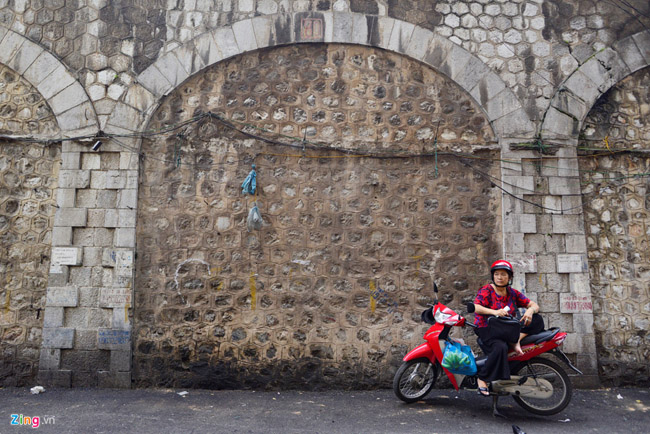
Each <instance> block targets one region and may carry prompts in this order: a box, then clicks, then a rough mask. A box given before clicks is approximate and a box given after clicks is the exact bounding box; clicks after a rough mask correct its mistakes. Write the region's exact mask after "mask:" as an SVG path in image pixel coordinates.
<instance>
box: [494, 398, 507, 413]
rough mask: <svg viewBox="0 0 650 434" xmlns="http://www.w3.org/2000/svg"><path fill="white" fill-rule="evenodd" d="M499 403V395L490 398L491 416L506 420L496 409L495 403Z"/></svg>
mask: <svg viewBox="0 0 650 434" xmlns="http://www.w3.org/2000/svg"><path fill="white" fill-rule="evenodd" d="M498 401H499V395H494V396H492V416H494V417H502V418H504V419H508V418H507V417H506V416H505V415H503V414H501V413H500V412H499V409H498V408H497V402H498Z"/></svg>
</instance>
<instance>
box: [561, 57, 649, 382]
mask: <svg viewBox="0 0 650 434" xmlns="http://www.w3.org/2000/svg"><path fill="white" fill-rule="evenodd" d="M648 83H650V68H648V67H646V68H645V69H641V70H640V71H638V72H636V73H634V74H632V75H631V76H629V77H628V78H626V79H625V80H623V81H622V82H621V83H619V84H618V85H616V86H615V87H613V88H612V89H611V90H610V91H609V92H607V93H606V94H605V95H603V96H602V97H601V98H600V99H599V100H598V101H597V102H596V104H595V105H594V107H593V108H592V109H591V111H590V113H589V115H588V116H587V118H586V120H585V127H584V130H583V137H584V139H585V140H584V141H583V142H582V143H581V145H584V146H588V147H589V148H596V149H602V151H596V155H594V156H589V158H581V159H580V169H581V184H582V193H583V204H584V220H585V222H584V225H585V230H586V233H587V237H586V247H587V250H588V252H589V270H590V275H591V295H592V300H593V313H594V319H593V327H594V328H595V329H596V330H597V331H598V332H597V333H596V348H597V352H598V360H599V363H600V365H599V373H600V375H601V378H602V379H603V380H604V381H605V382H606V383H608V384H628V383H629V384H632V383H634V384H639V382H645V381H647V373H646V370H647V352H648V348H649V346H648V341H647V339H646V340H643V339H641V338H640V334H639V333H645V332H644V331H641V330H646V329H647V327H648V324H650V310H648V303H650V298H648V297H649V296H650V294H648V291H647V288H646V287H647V285H646V284H645V282H646V281H647V279H648V277H649V276H648V271H647V270H650V258H649V257H648V256H647V255H646V254H644V253H642V252H644V251H645V250H646V248H645V247H644V246H645V245H646V244H647V240H646V238H647V233H646V232H647V228H648V227H649V226H650V217H649V215H650V214H648V210H650V202H649V201H648V198H647V193H648V191H647V190H648V189H647V180H646V179H644V178H639V177H634V176H633V174H635V173H647V172H648V171H650V165H649V163H648V159H647V157H646V156H645V155H643V154H636V153H634V152H632V153H630V154H611V153H609V152H607V151H608V146H609V148H610V149H634V148H638V149H645V148H646V147H647V146H644V145H643V141H644V140H646V139H643V138H647V137H650V123H649V122H648V119H647V116H646V117H644V115H643V114H642V110H644V107H648V106H650V99H649V97H648V95H649V94H648V89H649V84H648ZM614 119H616V121H615V122H613V121H612V120H614ZM622 126H625V128H622ZM606 138H607V139H606ZM568 241H569V240H568V239H567V247H568ZM576 241H577V242H578V243H580V240H574V241H572V243H574V242H576ZM572 286H573V287H577V288H582V287H583V282H582V281H580V280H573V279H572ZM587 321H588V320H587ZM635 322H638V323H639V324H645V325H644V326H643V327H641V328H639V329H638V330H634V331H633V330H632V328H631V327H632V324H634V323H635ZM589 324H591V322H588V324H586V326H589ZM586 326H585V327H586ZM585 327H583V328H585Z"/></svg>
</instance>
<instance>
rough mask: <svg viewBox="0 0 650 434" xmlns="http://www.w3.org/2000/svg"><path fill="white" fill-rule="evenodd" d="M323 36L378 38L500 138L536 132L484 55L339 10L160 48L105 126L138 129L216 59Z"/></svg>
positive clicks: (263, 19)
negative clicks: (459, 97) (477, 110)
mask: <svg viewBox="0 0 650 434" xmlns="http://www.w3.org/2000/svg"><path fill="white" fill-rule="evenodd" d="M323 42H325V43H336V42H340V43H346V44H359V45H365V46H375V47H379V48H383V49H386V50H389V51H394V52H396V53H400V54H404V55H406V56H408V57H411V58H413V59H415V60H418V61H421V62H423V63H425V64H427V65H429V66H431V67H432V68H434V69H436V70H437V71H439V72H441V73H443V74H445V75H446V76H448V77H449V78H450V79H451V80H452V81H453V82H454V83H455V84H456V85H458V86H459V87H460V88H461V89H463V90H465V91H466V92H467V93H468V94H470V95H471V96H472V97H473V98H474V100H475V101H476V102H477V103H478V104H479V106H480V107H481V110H482V111H484V112H485V114H486V116H487V118H488V120H489V122H490V123H491V124H492V126H493V128H494V130H495V133H496V135H497V138H499V137H508V136H515V137H518V138H526V137H529V138H530V137H533V134H534V127H533V125H532V122H531V121H530V120H529V119H528V116H527V115H526V113H525V111H524V110H523V108H522V106H521V103H520V102H519V100H518V99H517V97H516V96H515V94H514V93H513V92H512V91H511V90H510V89H509V88H507V87H506V85H505V83H503V81H502V80H501V78H500V77H499V76H498V75H497V74H496V73H494V72H493V71H492V70H491V69H490V68H489V67H488V66H487V65H486V64H485V63H484V62H483V61H481V60H480V59H478V58H477V57H475V56H474V55H472V54H470V53H469V52H467V51H466V50H464V49H463V48H462V47H460V46H458V45H456V44H454V43H453V42H451V41H449V40H447V39H445V38H443V37H441V36H439V35H436V34H434V33H433V32H431V31H429V30H426V29H423V28H421V27H418V26H415V25H413V24H410V23H407V22H404V21H400V20H396V19H393V18H385V17H380V18H377V17H376V16H369V15H363V14H357V13H336V12H310V13H296V14H293V15H282V14H276V15H267V16H260V17H255V18H252V19H247V20H243V21H240V22H237V23H234V24H233V25H232V26H228V27H222V28H219V29H216V30H214V31H211V32H209V33H205V34H203V35H201V36H199V37H197V38H194V39H192V40H191V41H189V42H187V43H185V44H183V45H182V46H180V47H178V48H176V49H174V50H172V51H170V52H168V53H166V54H165V55H163V56H161V57H160V58H159V59H157V60H156V62H154V64H152V65H151V66H149V67H148V68H147V69H146V70H144V71H143V72H142V73H141V74H140V75H139V76H138V79H137V83H138V84H137V85H135V86H133V87H132V88H131V89H129V91H128V93H127V94H126V97H125V98H124V101H123V102H122V103H119V104H118V106H117V107H116V110H115V113H114V114H113V116H112V117H111V119H109V121H108V124H107V127H106V131H116V132H119V131H125V130H128V131H138V129H139V127H140V126H141V125H143V124H145V123H146V122H147V118H148V116H150V115H151V113H152V111H153V110H154V109H155V108H156V106H157V104H158V102H159V100H160V98H161V97H162V96H164V95H166V94H169V93H170V92H171V91H173V90H174V89H175V88H176V87H178V86H179V85H180V84H181V83H182V82H183V81H184V80H186V79H187V78H188V77H190V76H192V75H194V74H196V73H197V72H199V71H201V70H202V69H203V68H206V67H208V66H210V65H213V64H215V63H217V62H220V61H222V60H225V59H228V58H230V57H233V56H237V55H239V54H242V53H245V52H247V51H252V50H257V49H262V48H267V47H273V46H280V45H286V44H294V43H323ZM134 144H135V143H134Z"/></svg>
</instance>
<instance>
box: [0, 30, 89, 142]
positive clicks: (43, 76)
mask: <svg viewBox="0 0 650 434" xmlns="http://www.w3.org/2000/svg"><path fill="white" fill-rule="evenodd" d="M0 63H3V64H5V65H6V66H8V67H9V68H11V69H12V70H14V71H16V72H17V73H18V74H20V75H21V76H22V77H23V78H25V80H27V81H28V82H29V83H30V84H31V85H33V86H34V87H35V88H36V89H37V90H38V91H39V93H40V94H41V95H42V96H43V98H45V100H46V101H47V104H48V105H49V106H50V108H51V109H52V112H53V113H54V116H55V118H56V121H57V124H58V126H59V128H60V129H61V134H62V135H63V137H74V136H78V135H85V134H94V133H96V132H97V131H98V130H99V122H98V121H97V114H96V113H95V108H94V106H93V104H92V102H91V101H90V99H89V98H88V95H87V94H86V91H85V89H84V87H83V86H82V85H81V84H80V83H79V82H78V81H77V79H76V78H74V76H73V75H72V74H70V72H69V71H68V69H67V67H66V66H65V65H64V64H63V63H62V62H61V61H60V60H59V59H57V58H56V57H55V56H54V55H52V54H51V53H50V52H49V51H47V50H46V49H45V48H43V47H41V46H40V45H38V44H35V43H34V42H32V41H30V40H29V39H27V38H25V37H24V36H23V35H20V34H18V33H16V32H14V31H12V30H9V29H7V28H6V27H2V26H0Z"/></svg>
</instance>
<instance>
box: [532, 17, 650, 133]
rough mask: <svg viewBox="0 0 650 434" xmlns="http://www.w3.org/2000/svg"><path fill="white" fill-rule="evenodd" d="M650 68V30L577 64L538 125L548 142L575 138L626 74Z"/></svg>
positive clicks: (619, 42) (559, 88) (628, 38)
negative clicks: (598, 101)
mask: <svg viewBox="0 0 650 434" xmlns="http://www.w3.org/2000/svg"><path fill="white" fill-rule="evenodd" d="M648 65H650V30H645V31H643V32H639V33H637V34H635V35H632V36H628V37H627V38H625V39H622V40H620V41H618V42H616V43H615V44H613V45H612V46H611V47H608V48H606V49H605V50H603V51H601V52H599V53H597V54H596V55H594V56H592V57H591V58H590V59H589V60H587V61H586V62H585V63H583V64H582V65H580V67H579V68H577V69H576V70H575V71H574V72H573V74H571V75H570V76H569V77H567V79H566V80H565V81H564V83H562V84H561V85H560V86H559V87H558V90H557V91H556V92H555V95H554V96H553V99H552V100H551V104H550V105H549V108H548V109H547V111H546V114H545V116H544V121H543V123H542V126H541V135H542V137H543V138H545V139H549V140H572V141H575V140H577V138H578V134H579V133H580V131H582V128H583V123H584V120H585V118H586V117H587V114H588V113H589V111H590V110H591V108H592V107H593V105H594V104H595V103H596V101H597V100H598V99H599V98H600V97H601V96H602V95H603V94H604V93H605V92H607V91H608V90H609V89H610V88H611V87H612V86H614V85H615V84H616V83H618V82H620V81H621V80H622V79H624V78H625V77H627V76H628V75H630V74H632V73H634V72H636V71H638V70H640V69H642V68H644V67H646V66H648Z"/></svg>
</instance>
